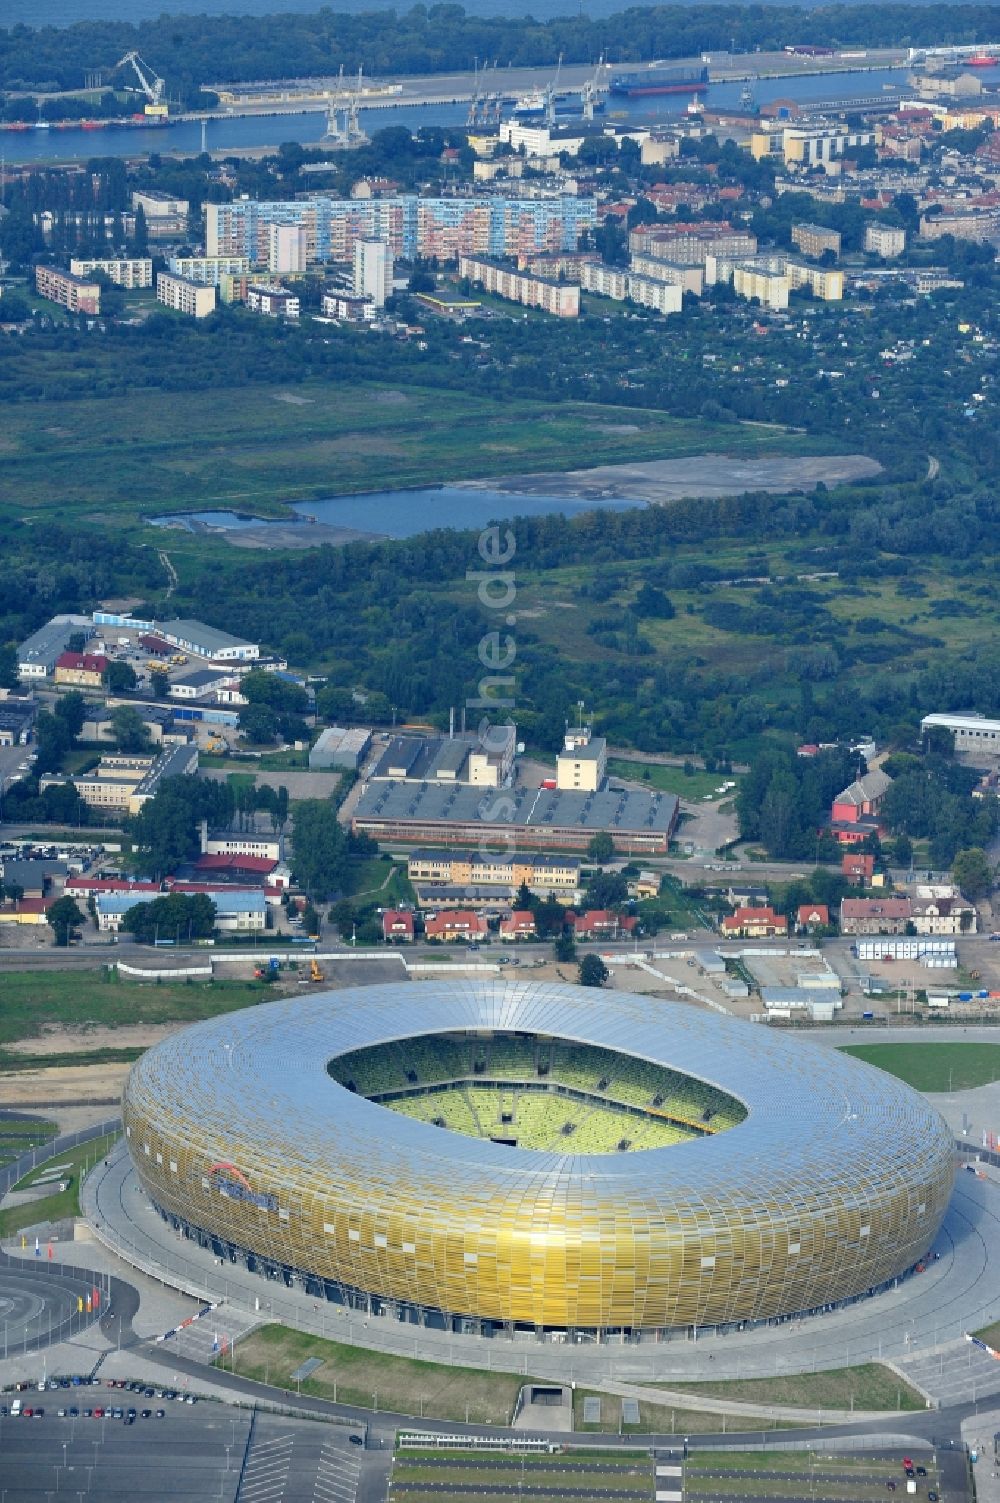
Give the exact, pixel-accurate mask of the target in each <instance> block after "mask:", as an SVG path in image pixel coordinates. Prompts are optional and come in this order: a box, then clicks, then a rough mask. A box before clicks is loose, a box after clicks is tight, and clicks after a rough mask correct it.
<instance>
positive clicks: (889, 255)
mask: <svg viewBox="0 0 1000 1503" xmlns="http://www.w3.org/2000/svg"><path fill="white" fill-rule="evenodd" d="M905 249H906V231H905V230H904V229H900V228H899V227H898V226H897V225H894V224H878V223H875V224H866V225H865V250H866V251H867V252H868V254H869V255H870V256H881V257H882V259H883V261H891V260H892V259H893V258H894V257H895V256H901V255H902V254H903V251H904V250H905Z"/></svg>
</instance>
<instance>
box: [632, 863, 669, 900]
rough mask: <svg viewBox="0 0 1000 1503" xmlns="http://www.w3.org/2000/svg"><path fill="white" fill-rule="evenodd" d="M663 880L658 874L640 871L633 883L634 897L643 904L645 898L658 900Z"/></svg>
mask: <svg viewBox="0 0 1000 1503" xmlns="http://www.w3.org/2000/svg"><path fill="white" fill-rule="evenodd" d="M662 882H663V878H662V875H661V873H660V872H649V871H642V872H640V873H639V875H638V877H637V878H636V881H635V893H634V896H635V897H636V898H637V899H638V900H639V902H640V903H641V902H643V900H644V899H647V898H658V897H659V896H660V887H661V885H662Z"/></svg>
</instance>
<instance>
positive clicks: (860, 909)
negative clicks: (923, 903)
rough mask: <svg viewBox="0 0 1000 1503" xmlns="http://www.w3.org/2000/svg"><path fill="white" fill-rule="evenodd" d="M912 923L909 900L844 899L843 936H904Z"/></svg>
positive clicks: (841, 930)
mask: <svg viewBox="0 0 1000 1503" xmlns="http://www.w3.org/2000/svg"><path fill="white" fill-rule="evenodd" d="M909 922H910V900H909V898H892V897H885V898H844V899H843V900H842V901H841V904H840V932H841V934H904V933H905V932H906V926H907V924H908V923H909Z"/></svg>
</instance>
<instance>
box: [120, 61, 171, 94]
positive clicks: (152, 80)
mask: <svg viewBox="0 0 1000 1503" xmlns="http://www.w3.org/2000/svg"><path fill="white" fill-rule="evenodd" d="M129 66H131V67H132V68H133V69H134V71H135V76H136V78H138V80H139V87H140V89H141V90H142V92H143V93H144V94H145V96H146V100H147V103H148V104H152V105H160V104H162V103H163V90H164V88H165V84H164V82H163V79H162V78H157V76H156V74H155V73H154V72H153V70H152V68H148V67H147V65H146V64H145V63H144V62H143V60H142V58H141V57H140V56H139V54H138V52H126V54H125V56H124V57H122V58H119V59H118V61H117V62H116V63H115V67H114V71H115V72H116V73H117V72H118V69H119V68H127V67H129Z"/></svg>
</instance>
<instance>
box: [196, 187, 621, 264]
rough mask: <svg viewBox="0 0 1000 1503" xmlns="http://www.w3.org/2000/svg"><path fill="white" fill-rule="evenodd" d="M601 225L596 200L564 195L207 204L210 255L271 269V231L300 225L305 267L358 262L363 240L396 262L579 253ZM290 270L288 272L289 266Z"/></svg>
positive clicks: (408, 196)
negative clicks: (377, 243)
mask: <svg viewBox="0 0 1000 1503" xmlns="http://www.w3.org/2000/svg"><path fill="white" fill-rule="evenodd" d="M596 223H597V208H596V203H595V200H594V199H593V198H586V197H583V198H581V197H574V196H572V195H569V194H566V195H563V196H561V197H558V198H551V199H515V198H507V197H503V196H499V195H497V196H490V197H488V198H461V197H454V198H420V197H418V195H416V194H393V195H389V196H386V197H379V198H375V197H373V198H362V199H355V198H334V197H332V196H329V195H325V194H324V195H317V196H315V197H310V198H304V199H292V200H283V201H280V202H267V201H260V200H255V199H237V200H235V201H234V202H231V203H225V204H206V205H205V248H206V253H207V254H208V255H210V256H219V255H236V256H247V257H249V259H250V261H251V262H252V263H253V264H254V265H258V266H259V265H269V266H270V269H271V270H272V271H276V270H280V269H283V268H279V267H278V266H273V265H270V257H271V247H272V242H271V237H270V229H271V226H273V225H289V226H299V227H301V229H302V230H303V232H304V238H305V261H306V264H307V265H308V266H313V265H315V264H317V263H318V262H328V261H340V262H344V261H349V262H353V259H354V247H355V244H356V243H357V242H358V241H359V240H381V241H384V242H385V244H386V245H387V246H388V247H389V251H390V253H391V254H392V256H393V258H394V259H395V260H399V259H403V260H412V259H413V257H414V256H421V255H422V256H432V255H436V256H438V257H439V259H441V260H455V259H456V258H457V257H459V256H461V255H472V256H480V255H482V256H517V255H521V254H525V253H530V252H532V251H544V250H548V251H560V250H566V251H575V250H576V248H577V244H578V242H579V238H580V235H581V234H582V233H583V231H584V230H586V229H593V227H594V226H595V224H596ZM289 269H290V268H289Z"/></svg>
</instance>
